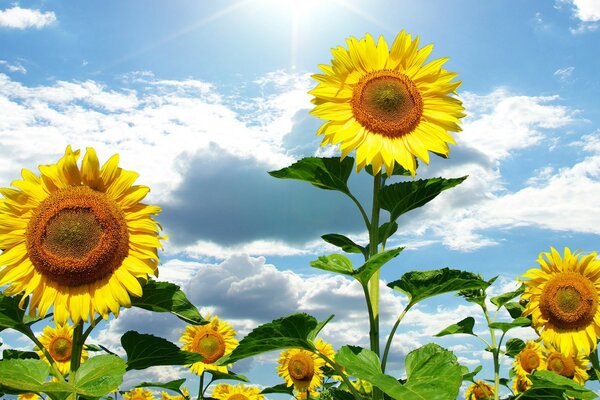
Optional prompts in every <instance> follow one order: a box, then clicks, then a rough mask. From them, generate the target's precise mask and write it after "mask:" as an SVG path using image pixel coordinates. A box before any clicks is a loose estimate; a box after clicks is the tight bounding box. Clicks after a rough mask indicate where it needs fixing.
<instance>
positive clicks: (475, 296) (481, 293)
mask: <svg viewBox="0 0 600 400" xmlns="http://www.w3.org/2000/svg"><path fill="white" fill-rule="evenodd" d="M479 278H480V279H481V277H479ZM497 278H498V277H497V276H495V277H493V278H492V279H490V280H489V281H487V284H488V286H490V285H491V284H492V283H494V282H495V281H496V279H497ZM486 288H487V287H486ZM486 288H475V289H464V290H459V292H458V295H459V296H462V297H464V299H465V300H467V301H469V302H471V303H476V304H478V305H479V306H481V307H483V306H485V299H486V297H487V294H486V293H485V289H486Z"/></svg>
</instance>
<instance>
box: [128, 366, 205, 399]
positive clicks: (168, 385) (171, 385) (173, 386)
mask: <svg viewBox="0 0 600 400" xmlns="http://www.w3.org/2000/svg"><path fill="white" fill-rule="evenodd" d="M207 372H213V371H207ZM184 383H185V378H182V379H177V380H174V381H170V382H165V383H162V382H142V383H140V384H139V385H137V386H136V387H159V388H163V389H168V390H172V391H174V392H177V393H179V394H180V395H182V396H183V392H182V391H181V385H183V384H184Z"/></svg>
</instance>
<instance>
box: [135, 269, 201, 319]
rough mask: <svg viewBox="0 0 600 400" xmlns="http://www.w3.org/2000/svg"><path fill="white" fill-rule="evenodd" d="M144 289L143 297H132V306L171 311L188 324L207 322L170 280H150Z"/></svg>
mask: <svg viewBox="0 0 600 400" xmlns="http://www.w3.org/2000/svg"><path fill="white" fill-rule="evenodd" d="M143 289H144V290H143V294H142V297H135V296H132V297H131V305H132V306H134V307H139V308H143V309H145V310H150V311H154V312H170V313H171V314H174V315H176V316H177V317H179V318H180V319H182V320H183V321H185V322H187V323H188V324H193V325H202V324H206V323H207V321H206V320H204V318H202V316H201V315H200V313H199V312H198V309H197V308H196V306H194V305H193V304H192V303H190V301H189V300H188V299H187V297H186V296H185V293H183V292H182V291H181V289H180V288H179V286H177V285H175V284H173V283H169V282H157V281H154V280H149V281H148V283H146V285H145V286H144V288H143Z"/></svg>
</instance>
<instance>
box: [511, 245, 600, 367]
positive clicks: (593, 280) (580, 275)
mask: <svg viewBox="0 0 600 400" xmlns="http://www.w3.org/2000/svg"><path fill="white" fill-rule="evenodd" d="M596 256H597V254H596V253H591V254H588V255H580V254H577V253H571V251H570V250H569V248H567V247H565V251H564V257H561V256H560V254H559V253H558V252H557V251H556V249H554V248H551V251H550V253H548V252H542V253H540V255H539V257H538V259H537V262H538V263H539V264H540V267H541V269H537V268H532V269H530V270H529V271H527V272H526V273H525V274H524V275H523V278H526V280H524V281H523V282H524V283H525V285H526V288H525V292H524V293H523V295H522V296H521V298H522V299H523V300H527V301H528V303H527V306H526V307H525V311H524V312H523V315H525V316H527V315H531V316H532V325H533V327H534V328H535V329H536V330H537V331H538V333H540V336H541V338H542V340H543V341H544V342H546V343H550V344H552V345H554V346H556V347H557V348H558V349H559V350H560V351H561V352H562V353H564V354H572V353H576V352H579V351H582V352H583V353H584V355H587V354H589V353H590V351H591V350H593V349H595V348H596V343H597V341H598V336H600V310H599V308H598V296H599V293H600V261H599V260H596Z"/></svg>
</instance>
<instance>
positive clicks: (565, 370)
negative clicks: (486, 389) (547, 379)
mask: <svg viewBox="0 0 600 400" xmlns="http://www.w3.org/2000/svg"><path fill="white" fill-rule="evenodd" d="M545 352H546V369H547V370H548V371H552V372H554V373H555V374H558V375H562V376H565V377H567V378H571V379H573V380H574V381H575V382H577V383H579V384H581V385H583V384H584V383H585V381H587V380H588V378H589V375H588V373H587V369H588V367H589V361H588V359H587V357H586V356H585V355H584V354H583V353H582V352H573V353H563V352H561V351H559V350H558V349H557V348H555V347H554V346H552V345H550V344H547V345H546V350H545Z"/></svg>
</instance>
